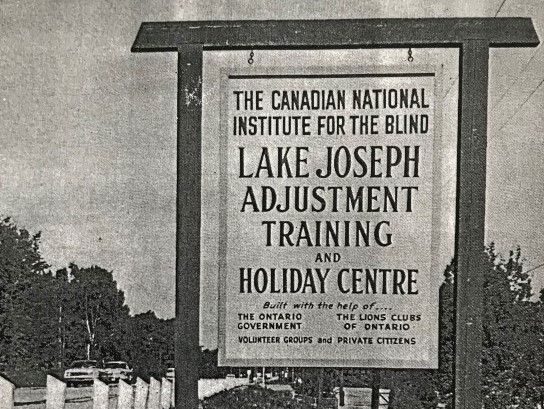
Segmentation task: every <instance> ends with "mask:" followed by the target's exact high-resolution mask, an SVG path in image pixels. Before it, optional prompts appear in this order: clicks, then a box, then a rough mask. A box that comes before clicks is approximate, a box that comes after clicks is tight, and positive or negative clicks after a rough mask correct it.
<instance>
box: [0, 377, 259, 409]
mask: <svg viewBox="0 0 544 409" xmlns="http://www.w3.org/2000/svg"><path fill="white" fill-rule="evenodd" d="M248 383H249V381H248V379H241V378H240V379H238V378H227V379H201V380H199V381H198V397H199V399H200V400H203V399H205V398H208V397H210V396H212V395H215V394H216V393H219V392H221V391H223V390H229V389H232V388H236V387H238V386H242V385H247V384H248ZM88 389H90V388H88ZM116 389H117V391H116V392H117V393H116V394H115V393H114V394H112V393H110V386H109V385H107V384H105V383H104V382H102V381H100V380H98V379H97V380H95V381H94V384H93V387H92V391H91V390H90V391H89V394H90V395H91V396H89V399H88V400H87V401H88V402H87V403H88V404H87V405H84V406H85V407H86V408H87V407H92V409H112V408H116V409H171V408H173V407H174V399H175V397H174V390H175V387H174V384H173V382H170V381H169V380H167V379H165V378H162V379H161V380H160V381H159V380H157V379H154V378H151V379H150V382H149V383H147V382H145V381H143V380H142V379H140V378H138V379H137V380H136V384H135V385H130V384H128V383H126V382H124V381H119V385H118V387H117V388H116ZM37 392H38V391H36V390H35V389H34V390H32V393H33V394H34V395H37ZM112 397H113V398H112ZM36 399H38V400H39V402H36ZM115 401H116V402H115ZM91 402H92V406H89V404H90V403H91ZM36 403H40V404H41V405H43V404H45V409H64V408H65V405H66V404H70V405H71V406H70V407H71V408H74V402H70V401H69V400H67V388H66V384H65V383H64V382H62V381H60V380H58V379H57V378H55V377H53V376H50V375H48V376H47V386H46V390H45V394H42V398H41V399H40V398H37V397H34V398H33V402H28V405H32V406H33V408H35V407H36V406H34V405H35V404H36ZM15 406H18V407H21V409H22V408H24V407H25V406H26V404H25V402H17V400H16V389H15V385H13V384H12V383H11V382H9V381H8V380H7V379H4V378H2V377H1V376H0V409H14V408H15ZM41 407H44V406H41ZM76 407H77V406H76Z"/></svg>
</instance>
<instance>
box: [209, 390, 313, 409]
mask: <svg viewBox="0 0 544 409" xmlns="http://www.w3.org/2000/svg"><path fill="white" fill-rule="evenodd" d="M313 407H314V406H312V405H310V404H307V403H302V402H297V401H296V400H294V399H292V398H291V397H286V396H282V395H280V394H278V393H277V392H274V391H271V390H270V389H263V388H261V387H258V386H249V387H241V388H236V389H232V390H230V391H225V392H221V393H219V394H217V395H214V396H212V397H211V398H209V399H206V400H205V401H204V402H203V403H202V408H203V409H230V408H236V409H287V408H289V409H311V408H313Z"/></svg>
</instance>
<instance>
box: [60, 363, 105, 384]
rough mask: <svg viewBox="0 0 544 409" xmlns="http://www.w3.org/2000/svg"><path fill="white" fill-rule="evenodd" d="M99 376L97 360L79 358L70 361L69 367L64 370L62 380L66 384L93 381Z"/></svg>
mask: <svg viewBox="0 0 544 409" xmlns="http://www.w3.org/2000/svg"><path fill="white" fill-rule="evenodd" d="M99 376H100V370H99V368H98V361H94V360H92V359H81V360H77V361H74V362H72V364H71V365H70V368H68V369H67V370H65V371H64V382H66V385H68V386H76V385H81V384H87V383H93V382H94V380H95V379H98V377H99Z"/></svg>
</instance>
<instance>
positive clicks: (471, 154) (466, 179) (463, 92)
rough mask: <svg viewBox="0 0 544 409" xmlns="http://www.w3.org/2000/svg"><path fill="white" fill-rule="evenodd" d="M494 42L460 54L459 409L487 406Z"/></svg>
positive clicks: (474, 44)
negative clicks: (485, 320)
mask: <svg viewBox="0 0 544 409" xmlns="http://www.w3.org/2000/svg"><path fill="white" fill-rule="evenodd" d="M488 60H489V43H488V42H487V41H485V40H471V41H467V42H466V43H464V45H463V47H462V49H461V55H460V67H459V73H460V74H459V78H460V81H459V83H460V94H459V95H460V100H459V137H458V144H459V146H458V167H457V178H458V181H457V232H456V250H457V277H456V283H457V294H456V297H455V299H456V302H455V305H456V340H455V408H456V409H474V408H481V407H482V399H481V349H482V309H483V279H484V268H485V259H484V226H485V184H486V147H487V82H488Z"/></svg>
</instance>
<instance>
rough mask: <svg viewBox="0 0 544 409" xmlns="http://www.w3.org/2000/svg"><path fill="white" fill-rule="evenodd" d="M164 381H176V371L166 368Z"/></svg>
mask: <svg viewBox="0 0 544 409" xmlns="http://www.w3.org/2000/svg"><path fill="white" fill-rule="evenodd" d="M166 379H168V380H169V381H170V382H174V380H175V379H176V370H175V369H174V368H168V369H167V370H166Z"/></svg>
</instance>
